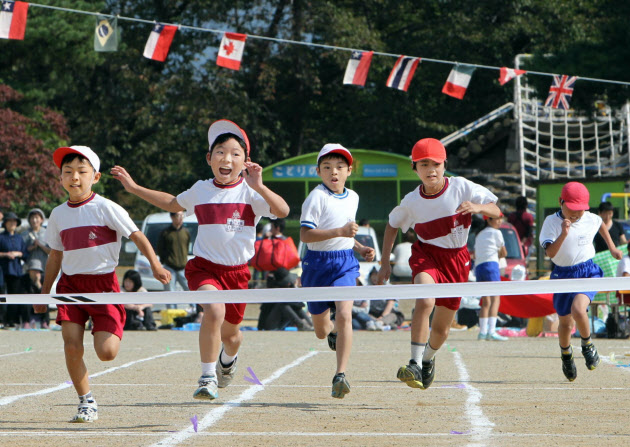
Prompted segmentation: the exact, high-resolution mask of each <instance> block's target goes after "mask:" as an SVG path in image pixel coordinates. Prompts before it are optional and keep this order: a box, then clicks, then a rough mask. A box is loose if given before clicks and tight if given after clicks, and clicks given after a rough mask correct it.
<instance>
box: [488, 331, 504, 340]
mask: <svg viewBox="0 0 630 447" xmlns="http://www.w3.org/2000/svg"><path fill="white" fill-rule="evenodd" d="M487 340H490V341H507V340H508V338H507V337H504V336H503V335H499V334H497V333H496V332H493V333H492V334H488V336H487Z"/></svg>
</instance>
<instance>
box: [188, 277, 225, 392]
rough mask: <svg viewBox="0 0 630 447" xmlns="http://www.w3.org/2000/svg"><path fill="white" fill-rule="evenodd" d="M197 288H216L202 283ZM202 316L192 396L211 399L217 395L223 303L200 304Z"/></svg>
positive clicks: (223, 316)
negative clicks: (196, 378)
mask: <svg viewBox="0 0 630 447" xmlns="http://www.w3.org/2000/svg"><path fill="white" fill-rule="evenodd" d="M198 290H217V288H216V287H214V286H212V285H210V284H204V285H203V286H201V287H200V288H199V289H198ZM201 307H202V308H203V318H202V319H201V326H200V327H199V355H200V357H201V377H200V378H199V381H198V382H199V387H198V388H197V390H196V391H195V392H194V393H193V398H195V399H204V400H212V399H216V398H217V397H219V393H218V381H217V360H218V358H219V352H220V350H221V326H222V324H223V321H224V319H225V304H222V303H213V304H202V305H201Z"/></svg>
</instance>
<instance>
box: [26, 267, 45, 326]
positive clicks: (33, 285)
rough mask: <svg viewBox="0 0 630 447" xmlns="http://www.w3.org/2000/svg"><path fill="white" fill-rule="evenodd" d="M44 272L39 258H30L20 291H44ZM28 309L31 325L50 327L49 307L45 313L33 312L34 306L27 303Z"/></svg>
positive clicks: (35, 292) (28, 292)
mask: <svg viewBox="0 0 630 447" xmlns="http://www.w3.org/2000/svg"><path fill="white" fill-rule="evenodd" d="M43 274H44V266H43V265H42V261H40V260H39V259H29V261H28V263H27V264H26V274H25V275H22V280H21V285H20V286H21V290H20V293H26V294H32V295H38V294H40V293H42V277H43ZM25 306H26V307H27V308H28V309H26V310H27V314H26V316H27V317H29V321H30V326H31V328H33V329H36V328H37V326H38V325H39V327H40V328H42V329H48V327H49V324H50V314H49V311H48V309H47V310H46V312H44V313H39V314H36V313H33V312H31V309H32V307H31V306H29V305H25Z"/></svg>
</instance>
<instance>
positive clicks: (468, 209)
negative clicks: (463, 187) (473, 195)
mask: <svg viewBox="0 0 630 447" xmlns="http://www.w3.org/2000/svg"><path fill="white" fill-rule="evenodd" d="M455 212H456V213H462V214H477V213H480V212H481V206H480V205H477V204H475V203H472V202H469V201H466V202H463V203H462V204H461V205H459V208H457V210H456V211H455Z"/></svg>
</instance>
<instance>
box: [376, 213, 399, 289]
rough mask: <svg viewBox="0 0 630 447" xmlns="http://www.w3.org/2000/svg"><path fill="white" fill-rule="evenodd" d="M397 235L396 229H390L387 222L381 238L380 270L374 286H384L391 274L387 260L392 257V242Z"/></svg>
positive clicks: (390, 267)
mask: <svg viewBox="0 0 630 447" xmlns="http://www.w3.org/2000/svg"><path fill="white" fill-rule="evenodd" d="M397 234H398V228H394V227H392V226H391V225H390V224H389V222H388V223H387V226H386V227H385V235H384V236H383V247H382V250H383V252H382V253H381V269H380V270H379V271H378V276H377V277H376V284H385V281H387V280H388V279H389V277H390V275H391V274H392V266H391V264H390V263H389V259H390V258H391V256H392V247H393V246H394V240H395V239H396V235H397Z"/></svg>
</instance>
